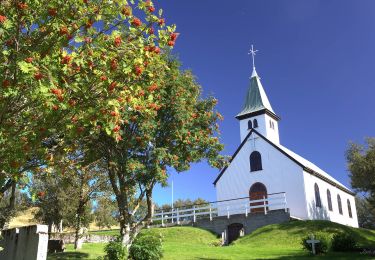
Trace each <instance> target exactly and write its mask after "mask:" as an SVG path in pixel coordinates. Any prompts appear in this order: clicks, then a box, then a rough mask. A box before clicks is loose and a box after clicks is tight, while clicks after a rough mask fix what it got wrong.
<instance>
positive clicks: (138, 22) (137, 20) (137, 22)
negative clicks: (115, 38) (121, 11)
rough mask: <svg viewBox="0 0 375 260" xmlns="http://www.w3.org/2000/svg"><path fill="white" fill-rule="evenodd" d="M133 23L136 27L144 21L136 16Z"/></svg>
mask: <svg viewBox="0 0 375 260" xmlns="http://www.w3.org/2000/svg"><path fill="white" fill-rule="evenodd" d="M131 23H132V25H133V26H135V27H139V26H141V25H142V22H141V20H139V19H138V18H136V17H134V18H133V20H132V22H131Z"/></svg>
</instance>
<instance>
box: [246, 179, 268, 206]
mask: <svg viewBox="0 0 375 260" xmlns="http://www.w3.org/2000/svg"><path fill="white" fill-rule="evenodd" d="M249 198H250V206H260V205H264V202H263V201H260V202H251V201H252V200H262V199H264V198H266V199H267V188H266V186H265V185H264V184H263V183H261V182H256V183H254V184H253V185H251V187H250V191H249ZM266 204H268V202H266ZM267 210H268V208H267ZM250 212H251V213H259V212H261V213H264V207H259V208H254V209H250Z"/></svg>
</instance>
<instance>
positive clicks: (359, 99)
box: [154, 0, 375, 204]
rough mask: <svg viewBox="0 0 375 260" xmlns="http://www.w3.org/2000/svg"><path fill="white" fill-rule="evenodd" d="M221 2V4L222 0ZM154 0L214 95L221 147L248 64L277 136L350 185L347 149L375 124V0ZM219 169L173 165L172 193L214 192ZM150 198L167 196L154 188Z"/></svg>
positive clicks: (185, 58)
mask: <svg viewBox="0 0 375 260" xmlns="http://www.w3.org/2000/svg"><path fill="white" fill-rule="evenodd" d="M224 3H226V4H224ZM227 3H228V1H213V0H203V1H198V0H194V1H171V0H159V1H157V7H161V8H162V9H163V10H164V16H165V17H166V20H167V23H175V24H176V25H177V31H178V32H180V33H181V35H180V37H179V38H178V41H177V43H176V47H175V53H178V55H179V57H180V59H181V61H182V63H183V66H184V68H188V69H191V70H192V71H193V73H194V74H195V75H196V76H197V78H198V81H199V83H200V84H201V85H202V87H203V91H204V95H208V94H212V95H214V96H215V97H216V98H217V99H218V100H219V105H218V110H219V111H220V112H221V113H222V114H223V115H224V121H223V122H221V124H220V129H221V132H222V134H221V141H222V142H223V143H224V144H225V150H224V151H223V154H226V155H232V154H233V152H234V151H235V150H236V148H237V146H238V145H239V144H240V135H239V123H238V121H237V120H236V119H235V118H234V116H235V115H236V114H237V113H238V112H239V111H240V110H241V108H242V105H243V102H244V98H245V94H246V91H247V87H248V85H249V76H250V74H251V60H250V57H249V55H247V53H248V50H249V48H250V45H251V44H254V45H255V48H256V49H258V50H259V52H258V53H257V56H256V67H257V72H258V74H259V76H260V77H261V81H262V84H263V86H264V88H265V91H266V93H267V95H268V98H269V99H270V102H271V105H272V107H273V109H274V111H275V112H276V114H277V115H279V116H280V117H281V121H280V123H279V131H280V142H281V144H283V145H284V146H286V147H288V148H289V149H291V150H292V151H294V152H296V153H298V154H300V155H301V156H303V157H305V158H306V159H308V160H310V161H312V162H313V163H315V164H317V165H318V166H319V167H320V168H322V169H323V170H325V171H327V172H328V173H330V174H331V175H332V176H333V177H335V178H336V179H338V180H339V181H340V182H342V183H343V184H344V185H348V186H350V180H349V177H348V172H347V169H346V161H345V150H346V148H347V146H348V143H349V141H355V142H363V141H364V138H365V137H369V136H374V133H375V120H374V119H375V99H374V97H375V78H374V77H375V1H371V0H368V1H365V0H362V1H354V0H353V1H343V0H337V1H333V0H321V1H314V0H310V1H300V0H293V1H291V0H288V1H265V0H258V1H250V0H236V1H235V0H233V1H231V2H230V5H229V4H227ZM218 173H219V171H218V170H217V169H213V168H210V167H209V166H208V165H207V164H205V163H202V164H197V165H193V166H192V168H191V170H189V171H187V172H184V173H180V174H176V173H174V174H172V176H171V178H170V179H173V181H174V197H175V199H178V198H190V199H194V198H197V197H203V198H205V199H207V200H210V201H213V200H215V197H216V195H215V189H214V186H213V185H212V182H213V181H214V179H215V178H216V176H217V175H218ZM154 200H155V202H157V203H159V204H161V203H170V201H171V189H170V188H168V187H167V188H160V187H157V188H156V190H155V191H154Z"/></svg>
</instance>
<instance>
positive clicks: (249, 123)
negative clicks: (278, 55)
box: [247, 120, 253, 129]
mask: <svg viewBox="0 0 375 260" xmlns="http://www.w3.org/2000/svg"><path fill="white" fill-rule="evenodd" d="M252 128H253V123H252V122H251V120H249V121H247V129H252Z"/></svg>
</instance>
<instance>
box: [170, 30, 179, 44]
mask: <svg viewBox="0 0 375 260" xmlns="http://www.w3.org/2000/svg"><path fill="white" fill-rule="evenodd" d="M177 37H178V33H171V35H170V36H169V41H168V45H169V46H174V45H175V43H176V39H177Z"/></svg>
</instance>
